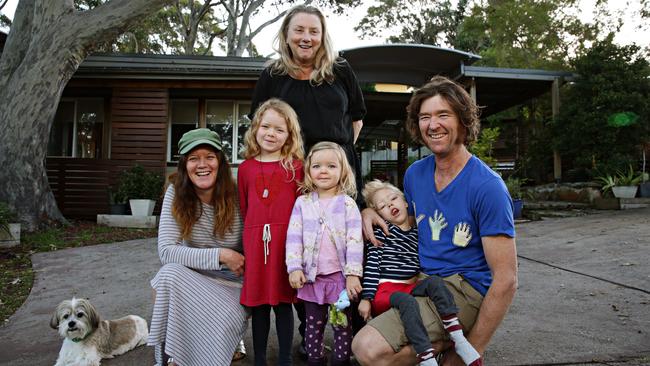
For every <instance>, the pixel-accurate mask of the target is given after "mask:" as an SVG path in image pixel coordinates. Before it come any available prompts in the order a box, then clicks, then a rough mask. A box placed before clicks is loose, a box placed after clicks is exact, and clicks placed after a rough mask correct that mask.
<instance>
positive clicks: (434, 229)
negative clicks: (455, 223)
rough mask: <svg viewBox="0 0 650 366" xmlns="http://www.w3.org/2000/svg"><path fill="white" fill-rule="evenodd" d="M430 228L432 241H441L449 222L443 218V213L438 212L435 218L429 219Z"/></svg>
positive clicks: (434, 215)
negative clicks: (441, 233) (442, 232)
mask: <svg viewBox="0 0 650 366" xmlns="http://www.w3.org/2000/svg"><path fill="white" fill-rule="evenodd" d="M429 227H430V228H431V240H433V241H438V240H440V232H441V231H442V229H444V228H446V227H447V220H445V218H444V217H443V216H442V212H438V210H436V211H435V212H434V213H433V217H429Z"/></svg>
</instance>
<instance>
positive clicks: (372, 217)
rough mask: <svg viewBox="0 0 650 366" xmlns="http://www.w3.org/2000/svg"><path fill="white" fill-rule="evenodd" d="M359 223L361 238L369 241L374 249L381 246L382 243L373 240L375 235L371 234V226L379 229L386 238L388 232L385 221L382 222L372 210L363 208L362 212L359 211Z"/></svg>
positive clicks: (375, 239)
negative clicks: (360, 224)
mask: <svg viewBox="0 0 650 366" xmlns="http://www.w3.org/2000/svg"><path fill="white" fill-rule="evenodd" d="M361 222H362V223H363V226H362V228H363V237H364V238H366V239H367V240H369V241H370V242H371V243H372V245H374V246H376V247H380V246H382V244H384V243H382V242H380V241H379V240H377V238H375V234H374V233H373V226H379V227H381V229H382V230H383V231H384V233H385V234H386V236H388V235H390V233H389V232H388V225H386V221H384V220H383V219H382V218H381V216H379V214H378V213H377V211H375V210H373V209H372V208H364V209H363V211H361Z"/></svg>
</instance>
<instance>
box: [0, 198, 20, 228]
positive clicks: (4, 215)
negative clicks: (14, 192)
mask: <svg viewBox="0 0 650 366" xmlns="http://www.w3.org/2000/svg"><path fill="white" fill-rule="evenodd" d="M16 220H18V216H17V215H16V213H15V212H14V210H12V209H11V207H9V205H8V204H7V203H5V202H0V231H4V232H6V233H9V224H11V223H14V222H16Z"/></svg>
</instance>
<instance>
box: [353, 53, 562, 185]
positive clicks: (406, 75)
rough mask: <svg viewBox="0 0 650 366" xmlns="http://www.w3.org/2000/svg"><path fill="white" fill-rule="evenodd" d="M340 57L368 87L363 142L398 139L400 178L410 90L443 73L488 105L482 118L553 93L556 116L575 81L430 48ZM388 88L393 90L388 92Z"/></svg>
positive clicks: (557, 165)
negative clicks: (567, 85)
mask: <svg viewBox="0 0 650 366" xmlns="http://www.w3.org/2000/svg"><path fill="white" fill-rule="evenodd" d="M341 54H342V56H343V57H345V58H346V59H347V60H348V62H349V63H350V64H351V65H352V67H353V68H354V70H355V73H356V75H357V78H358V79H359V83H360V84H361V85H362V88H363V89H364V96H365V98H366V106H367V109H368V114H367V115H366V117H365V119H364V127H363V130H362V131H361V136H360V138H361V139H380V140H391V141H397V142H398V143H399V149H398V162H397V166H398V175H399V176H400V177H401V176H403V174H404V169H405V166H406V161H407V154H406V153H407V150H406V149H407V146H406V136H405V132H404V118H405V115H406V112H405V108H406V105H407V104H408V100H409V98H410V91H411V90H412V88H417V87H418V86H420V85H422V84H424V83H425V82H427V81H428V80H429V79H430V78H431V77H432V76H434V75H444V76H447V77H449V78H452V79H454V80H456V81H458V82H459V83H461V84H463V85H465V87H466V88H467V90H468V91H469V92H470V94H471V95H472V97H473V98H474V99H475V100H476V101H477V103H478V104H479V105H480V106H482V107H483V108H482V113H481V116H482V117H483V118H485V117H488V116H490V115H492V114H495V113H497V112H500V111H503V110H506V109H508V108H510V107H512V106H515V105H518V104H521V103H523V102H526V101H527V100H530V99H532V98H535V97H538V96H540V95H542V94H545V93H547V92H549V91H550V92H551V99H552V106H553V116H556V115H557V113H558V112H559V108H560V98H559V90H560V86H561V85H562V84H563V83H564V82H567V81H571V80H572V79H573V74H572V73H570V72H566V71H548V70H535V69H510V68H495V67H477V66H471V65H472V64H473V63H475V62H476V61H478V60H480V59H481V57H480V56H478V55H475V54H472V53H468V52H463V51H458V50H453V49H446V48H440V47H435V46H429V45H415V44H389V45H380V46H369V47H360V48H354V49H348V50H345V51H342V52H341ZM386 84H389V85H391V87H389V88H384V86H385V85H386ZM389 90H390V91H389ZM549 154H553V156H554V177H555V179H556V180H560V179H561V171H562V169H561V167H562V165H561V160H560V157H559V155H558V154H557V153H555V152H553V151H549Z"/></svg>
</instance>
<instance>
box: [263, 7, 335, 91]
mask: <svg viewBox="0 0 650 366" xmlns="http://www.w3.org/2000/svg"><path fill="white" fill-rule="evenodd" d="M296 14H311V15H316V16H317V17H318V19H320V24H321V28H322V29H321V31H322V35H323V36H322V39H321V44H320V48H319V49H318V51H317V52H316V56H315V58H314V71H312V73H311V75H310V77H309V82H310V83H311V84H313V85H320V84H322V83H323V81H326V82H328V83H330V84H331V83H333V82H334V79H335V75H334V65H335V64H336V63H337V61H338V58H337V57H338V55H337V53H336V51H334V46H333V44H332V39H331V38H330V35H329V32H328V31H327V24H326V22H325V16H324V15H323V13H322V12H321V11H320V10H319V9H318V8H317V7H314V6H310V5H297V6H294V7H293V8H291V9H289V11H288V12H287V15H285V17H284V20H282V25H281V26H280V30H279V31H278V34H277V35H276V36H275V41H274V43H273V45H274V47H273V48H274V49H275V51H276V52H277V53H278V54H279V55H280V58H279V59H277V60H273V61H272V62H271V75H287V74H289V75H294V74H297V73H298V71H300V66H299V65H298V64H297V63H296V62H295V61H294V60H293V53H292V52H291V48H290V47H289V45H288V44H287V40H288V34H289V23H290V22H291V19H292V18H293V17H294V16H295V15H296Z"/></svg>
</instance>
